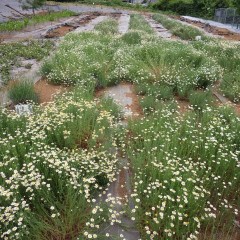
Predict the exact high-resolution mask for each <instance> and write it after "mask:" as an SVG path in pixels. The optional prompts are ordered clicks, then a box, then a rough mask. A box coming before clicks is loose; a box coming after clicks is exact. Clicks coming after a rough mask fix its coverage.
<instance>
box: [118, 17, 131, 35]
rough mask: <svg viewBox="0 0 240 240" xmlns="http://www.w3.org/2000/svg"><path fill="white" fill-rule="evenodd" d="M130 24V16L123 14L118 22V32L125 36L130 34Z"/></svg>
mask: <svg viewBox="0 0 240 240" xmlns="http://www.w3.org/2000/svg"><path fill="white" fill-rule="evenodd" d="M129 22H130V15H128V14H122V15H121V16H120V18H119V20H118V32H119V33H120V34H125V33H127V32H128V29H129Z"/></svg>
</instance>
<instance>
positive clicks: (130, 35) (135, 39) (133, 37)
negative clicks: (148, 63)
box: [121, 31, 142, 45]
mask: <svg viewBox="0 0 240 240" xmlns="http://www.w3.org/2000/svg"><path fill="white" fill-rule="evenodd" d="M121 39H122V40H123V41H124V42H125V43H127V44H129V45H132V44H140V43H141V40H142V37H141V34H140V32H137V31H129V32H127V33H125V34H124V35H123V36H122V37H121Z"/></svg>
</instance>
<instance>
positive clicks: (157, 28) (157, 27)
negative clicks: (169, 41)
mask: <svg viewBox="0 0 240 240" xmlns="http://www.w3.org/2000/svg"><path fill="white" fill-rule="evenodd" d="M145 20H146V21H147V22H148V23H149V25H150V26H151V27H152V28H153V30H154V32H155V33H156V34H157V36H158V37H161V38H171V37H172V36H173V35H172V33H171V32H170V31H169V30H168V29H166V28H165V27H163V25H162V24H160V23H158V22H156V21H155V20H153V19H152V18H151V17H149V16H145Z"/></svg>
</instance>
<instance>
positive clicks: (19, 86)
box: [9, 80, 38, 104]
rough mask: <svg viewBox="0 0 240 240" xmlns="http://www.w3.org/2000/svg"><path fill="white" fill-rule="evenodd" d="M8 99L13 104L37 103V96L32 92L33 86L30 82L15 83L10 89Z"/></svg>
mask: <svg viewBox="0 0 240 240" xmlns="http://www.w3.org/2000/svg"><path fill="white" fill-rule="evenodd" d="M9 98H10V99H11V100H12V102H13V103H14V104H19V103H27V102H34V103H37V102H38V95H37V94H36V92H35V90H34V84H33V83H32V82H30V81H27V80H23V81H16V82H14V83H13V85H12V86H11V87H10V90H9Z"/></svg>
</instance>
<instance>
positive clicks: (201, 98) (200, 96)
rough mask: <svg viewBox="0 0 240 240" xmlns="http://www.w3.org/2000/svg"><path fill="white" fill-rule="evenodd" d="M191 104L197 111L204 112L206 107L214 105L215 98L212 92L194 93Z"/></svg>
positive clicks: (190, 99)
mask: <svg viewBox="0 0 240 240" xmlns="http://www.w3.org/2000/svg"><path fill="white" fill-rule="evenodd" d="M189 102H190V104H191V105H192V106H193V108H194V109H195V110H196V111H202V110H203V109H204V108H205V107H207V106H210V105H212V103H213V97H212V94H211V92H210V91H205V92H202V91H200V92H199V91H194V92H192V93H191V94H190V95H189Z"/></svg>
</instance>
